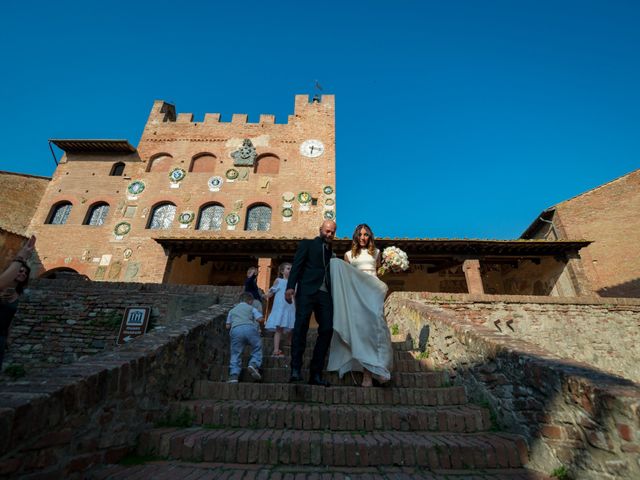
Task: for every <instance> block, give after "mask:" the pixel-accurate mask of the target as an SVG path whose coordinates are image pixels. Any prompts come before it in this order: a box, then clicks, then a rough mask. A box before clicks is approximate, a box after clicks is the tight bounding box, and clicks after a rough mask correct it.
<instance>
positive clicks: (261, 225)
mask: <svg viewBox="0 0 640 480" xmlns="http://www.w3.org/2000/svg"><path fill="white" fill-rule="evenodd" d="M270 228H271V207H269V206H268V205H255V206H253V207H249V208H248V209H247V223H246V225H245V227H244V229H245V230H259V231H267V230H269V229H270Z"/></svg>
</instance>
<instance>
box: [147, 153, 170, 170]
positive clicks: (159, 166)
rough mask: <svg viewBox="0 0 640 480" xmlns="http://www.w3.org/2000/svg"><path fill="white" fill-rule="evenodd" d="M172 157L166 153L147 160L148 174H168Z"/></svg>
mask: <svg viewBox="0 0 640 480" xmlns="http://www.w3.org/2000/svg"><path fill="white" fill-rule="evenodd" d="M172 161H173V157H172V156H171V155H169V154H168V153H159V154H157V155H154V156H153V157H151V160H149V170H148V171H149V172H168V171H169V168H170V167H171V162H172Z"/></svg>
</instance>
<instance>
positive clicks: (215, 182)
mask: <svg viewBox="0 0 640 480" xmlns="http://www.w3.org/2000/svg"><path fill="white" fill-rule="evenodd" d="M223 183H224V180H223V179H222V177H211V178H210V179H209V181H208V182H207V185H208V186H209V190H210V191H212V192H217V191H218V190H220V188H221V187H222V184H223Z"/></svg>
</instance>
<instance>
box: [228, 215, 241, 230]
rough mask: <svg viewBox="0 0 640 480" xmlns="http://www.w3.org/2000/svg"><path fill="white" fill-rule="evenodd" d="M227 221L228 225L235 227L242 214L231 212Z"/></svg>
mask: <svg viewBox="0 0 640 480" xmlns="http://www.w3.org/2000/svg"><path fill="white" fill-rule="evenodd" d="M225 221H226V222H227V225H231V226H232V227H235V226H236V225H237V224H238V222H240V215H238V214H237V213H230V214H229V215H227V216H226V218H225Z"/></svg>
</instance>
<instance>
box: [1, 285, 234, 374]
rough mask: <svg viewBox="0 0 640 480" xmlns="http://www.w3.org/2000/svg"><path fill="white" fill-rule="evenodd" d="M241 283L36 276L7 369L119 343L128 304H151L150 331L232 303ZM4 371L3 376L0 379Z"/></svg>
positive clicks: (69, 358)
mask: <svg viewBox="0 0 640 480" xmlns="http://www.w3.org/2000/svg"><path fill="white" fill-rule="evenodd" d="M241 290H242V288H241V287H214V286H188V285H156V284H136V283H127V284H122V283H111V282H109V283H95V282H87V281H82V280H37V281H34V282H32V283H31V285H30V288H29V290H28V292H27V294H26V295H25V296H24V297H23V299H22V301H21V303H20V307H19V309H18V313H17V314H16V317H15V318H14V320H13V323H12V325H11V330H10V334H9V344H8V350H7V352H6V355H5V360H4V365H3V368H7V367H9V366H10V365H22V366H23V367H24V368H25V370H26V371H27V373H29V374H32V373H34V372H37V371H39V370H42V369H45V368H51V367H55V366H58V365H61V364H71V363H73V362H75V361H77V360H79V359H83V358H86V357H87V356H89V355H95V354H97V353H100V352H103V351H110V350H114V349H115V348H116V345H115V339H116V337H117V336H118V331H119V329H120V324H121V322H122V316H123V314H124V310H125V308H126V307H127V306H149V307H151V317H150V322H151V323H150V331H153V329H154V328H156V329H162V328H165V327H166V326H167V325H170V324H173V323H176V322H179V319H180V318H182V317H183V316H185V315H188V314H191V313H194V312H197V311H199V310H202V309H205V308H207V307H209V306H211V305H213V304H219V303H234V302H235V301H236V299H237V296H238V294H239V293H240V292H241ZM2 378H4V379H5V380H6V376H4V377H0V379H2Z"/></svg>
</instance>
